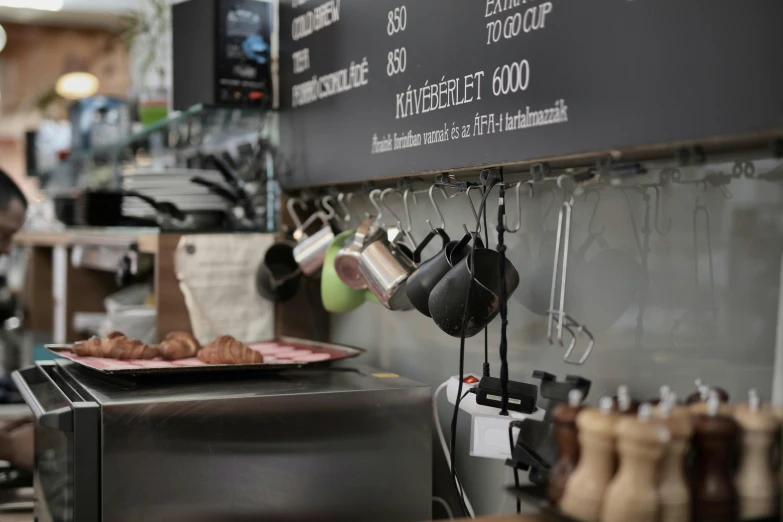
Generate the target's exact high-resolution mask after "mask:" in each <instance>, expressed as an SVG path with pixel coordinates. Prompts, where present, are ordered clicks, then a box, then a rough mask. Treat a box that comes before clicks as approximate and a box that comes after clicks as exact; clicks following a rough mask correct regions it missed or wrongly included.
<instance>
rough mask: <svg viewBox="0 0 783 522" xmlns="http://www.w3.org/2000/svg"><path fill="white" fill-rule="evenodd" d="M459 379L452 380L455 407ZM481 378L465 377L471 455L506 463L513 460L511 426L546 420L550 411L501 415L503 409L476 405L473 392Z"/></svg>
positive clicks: (463, 404) (464, 402)
mask: <svg viewBox="0 0 783 522" xmlns="http://www.w3.org/2000/svg"><path fill="white" fill-rule="evenodd" d="M459 381H460V378H459V376H457V375H455V376H454V377H451V378H450V379H449V381H448V387H447V388H446V396H447V397H448V399H449V402H450V403H451V404H456V402H457V393H458V388H459ZM480 381H481V377H479V376H478V375H475V374H472V373H471V374H465V375H464V376H463V377H462V395H463V399H462V400H461V401H460V403H459V408H460V409H461V410H462V411H464V412H466V413H469V414H470V415H471V416H472V419H471V424H470V434H471V437H470V439H471V441H470V454H471V455H472V456H474V457H484V458H490V459H501V460H505V459H508V458H511V447H510V446H509V440H508V425H509V423H510V422H511V421H512V420H524V419H531V420H535V421H543V420H544V416H545V415H546V411H545V410H543V409H541V408H537V409H536V411H534V412H533V413H520V412H518V411H509V412H508V415H500V408H492V407H490V406H483V405H481V404H477V403H476V394H475V393H471V392H470V391H469V390H472V389H474V388H478V385H479V382H480ZM512 435H513V439H514V440H516V438H517V436H519V429H518V428H514V429H513V431H512Z"/></svg>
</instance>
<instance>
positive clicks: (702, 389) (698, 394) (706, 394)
mask: <svg viewBox="0 0 783 522" xmlns="http://www.w3.org/2000/svg"><path fill="white" fill-rule="evenodd" d="M711 391H715V392H716V393H717V394H718V399H719V400H720V402H729V394H728V392H727V391H726V390H724V389H723V388H714V387H711V386H707V385H706V384H704V382H703V381H702V380H701V379H696V391H695V392H693V393H691V394H690V395H689V396H688V398H687V399H686V400H685V403H686V404H698V403H706V402H707V399H709V398H710V392H711Z"/></svg>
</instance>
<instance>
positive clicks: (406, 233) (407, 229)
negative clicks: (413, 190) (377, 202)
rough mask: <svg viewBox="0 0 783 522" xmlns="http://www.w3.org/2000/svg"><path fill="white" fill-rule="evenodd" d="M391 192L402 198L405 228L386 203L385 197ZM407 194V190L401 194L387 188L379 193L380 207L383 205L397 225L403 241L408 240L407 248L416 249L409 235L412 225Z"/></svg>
mask: <svg viewBox="0 0 783 522" xmlns="http://www.w3.org/2000/svg"><path fill="white" fill-rule="evenodd" d="M392 192H396V193H397V194H399V195H400V196H401V197H402V200H403V206H404V208H405V219H406V220H407V222H406V225H405V226H403V225H402V220H401V219H400V217H399V216H398V215H397V214H396V213H395V212H394V210H392V208H391V207H390V206H389V204H388V203H387V202H386V197H387V196H388V195H389V194H390V193H392ZM408 194H409V191H407V190H406V191H405V193H404V194H403V193H402V192H400V191H399V190H398V189H395V188H388V189H386V190H384V191H382V192H381V205H383V206H384V207H385V208H386V211H387V212H389V214H391V215H392V217H394V219H395V221H396V223H397V228H398V229H399V230H400V233H401V234H402V235H403V236H404V237H405V239H407V240H408V242H409V246H410V247H411V248H416V240H415V239H413V236H412V235H411V231H412V230H413V223H412V222H411V211H410V207H409V206H408Z"/></svg>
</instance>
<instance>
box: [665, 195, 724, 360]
mask: <svg viewBox="0 0 783 522" xmlns="http://www.w3.org/2000/svg"><path fill="white" fill-rule="evenodd" d="M705 193H706V186H705ZM700 217H701V218H702V220H703V222H704V227H705V234H704V237H705V243H706V245H705V246H706V247H707V268H708V276H709V279H708V281H709V287H708V292H709V295H708V299H707V300H706V302H707V303H708V306H709V309H708V310H707V314H706V316H705V314H704V312H703V311H702V303H704V302H705V299H703V298H702V285H701V273H700V268H699V218H700ZM693 285H694V288H693V304H692V305H691V310H687V311H685V312H684V313H683V314H682V315H681V316H680V318H679V319H677V320H675V321H674V324H673V325H672V328H671V332H670V334H671V338H672V344H673V345H674V347H675V348H679V345H678V343H677V334H678V332H680V331H681V330H686V329H687V330H690V331H691V332H692V333H695V334H696V335H698V336H702V335H705V334H707V335H709V336H714V335H715V333H716V332H717V331H718V329H717V319H718V305H717V302H716V299H715V269H714V264H713V253H712V229H711V221H710V212H709V210H708V209H707V206H706V204H705V202H704V201H703V200H702V195H701V194H700V195H699V196H697V197H696V203H695V206H694V209H693ZM685 327H688V328H685ZM693 330H695V332H694V331H693Z"/></svg>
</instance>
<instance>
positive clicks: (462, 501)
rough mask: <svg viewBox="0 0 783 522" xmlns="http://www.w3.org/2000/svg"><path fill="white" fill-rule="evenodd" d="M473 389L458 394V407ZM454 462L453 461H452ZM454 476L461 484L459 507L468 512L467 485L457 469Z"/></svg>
mask: <svg viewBox="0 0 783 522" xmlns="http://www.w3.org/2000/svg"><path fill="white" fill-rule="evenodd" d="M471 391H473V390H468V391H466V392H465V393H463V394H462V396H458V398H457V408H459V405H460V403H461V402H462V399H464V398H465V397H467V396H468V394H469V393H470V392H471ZM452 462H453V461H452ZM454 477H455V478H456V479H457V481H456V484H459V486H458V487H457V494H458V496H459V507H460V509H461V510H462V512H463V513H468V505H467V503H466V502H465V486H464V485H463V483H462V479H461V478H459V473H457V471H456V469H455V470H454Z"/></svg>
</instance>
